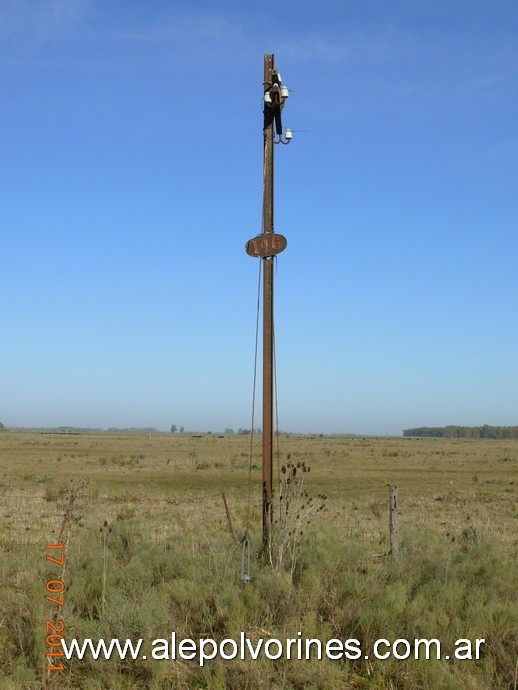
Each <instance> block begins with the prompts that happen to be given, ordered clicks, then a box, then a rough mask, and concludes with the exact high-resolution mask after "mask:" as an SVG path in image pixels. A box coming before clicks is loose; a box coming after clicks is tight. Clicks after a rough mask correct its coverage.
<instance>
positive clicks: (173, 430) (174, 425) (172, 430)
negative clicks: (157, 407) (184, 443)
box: [171, 424, 178, 434]
mask: <svg viewBox="0 0 518 690" xmlns="http://www.w3.org/2000/svg"><path fill="white" fill-rule="evenodd" d="M177 428H178V427H177V426H176V424H171V433H172V434H174V432H175V431H176V430H177Z"/></svg>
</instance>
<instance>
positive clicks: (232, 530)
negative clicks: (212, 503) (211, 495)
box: [221, 492, 237, 541]
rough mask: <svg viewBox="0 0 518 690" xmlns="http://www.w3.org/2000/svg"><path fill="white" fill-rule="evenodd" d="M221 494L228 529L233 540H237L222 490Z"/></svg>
mask: <svg viewBox="0 0 518 690" xmlns="http://www.w3.org/2000/svg"><path fill="white" fill-rule="evenodd" d="M221 495H222V496H223V503H224V504H225V512H226V513H227V520H228V528H229V530H230V534H231V535H232V539H233V540H234V541H237V537H236V531H235V529H234V523H233V522H232V515H231V514H230V508H229V507H228V503H227V497H226V496H225V494H224V493H223V492H222V493H221Z"/></svg>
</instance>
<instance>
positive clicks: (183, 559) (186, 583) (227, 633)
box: [0, 433, 518, 690]
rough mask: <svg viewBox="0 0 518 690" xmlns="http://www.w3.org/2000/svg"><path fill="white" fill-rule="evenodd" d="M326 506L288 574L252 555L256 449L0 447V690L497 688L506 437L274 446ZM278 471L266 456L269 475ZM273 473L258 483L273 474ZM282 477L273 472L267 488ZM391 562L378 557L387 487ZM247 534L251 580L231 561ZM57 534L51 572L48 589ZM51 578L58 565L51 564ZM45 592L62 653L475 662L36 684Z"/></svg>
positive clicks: (171, 669) (220, 444)
mask: <svg viewBox="0 0 518 690" xmlns="http://www.w3.org/2000/svg"><path fill="white" fill-rule="evenodd" d="M279 446H280V455H279V460H278V464H279V467H281V466H282V465H284V464H285V463H286V462H287V456H288V455H289V456H290V461H291V462H292V463H293V464H296V463H298V462H300V463H302V462H305V463H306V465H308V466H310V467H311V471H310V473H308V474H305V475H304V479H305V487H306V489H307V491H308V493H309V494H310V496H311V495H313V496H317V495H318V494H320V495H322V494H326V495H327V500H326V502H325V508H324V509H323V510H321V511H319V512H318V513H317V514H316V515H314V516H313V518H312V520H311V524H310V525H308V527H307V528H306V529H305V530H304V534H303V536H302V537H301V541H300V554H299V555H298V557H297V560H296V567H295V568H294V570H293V574H292V573H291V572H283V571H282V570H272V568H271V567H270V565H269V564H268V563H265V562H264V561H263V560H262V559H261V558H260V556H259V549H260V542H261V534H260V532H261V525H260V520H261V470H260V465H261V459H260V442H258V443H257V444H256V446H255V447H254V453H253V458H252V470H251V501H250V502H249V501H248V486H249V474H250V472H249V453H250V441H249V439H248V438H247V437H241V436H229V437H220V436H217V435H206V436H202V437H196V438H194V437H191V436H190V435H173V434H169V435H166V434H163V435H162V434H158V435H150V436H138V435H127V436H123V435H121V436H118V435H113V436H108V435H69V436H65V435H51V434H49V435H46V434H38V435H36V434H14V433H4V434H0V545H1V552H2V559H1V565H0V568H1V571H0V575H1V585H0V588H1V589H0V668H1V673H0V676H1V678H0V688H44V687H48V688H59V689H60V690H61V689H62V688H63V689H64V688H77V689H83V688H84V689H85V690H89V689H92V690H93V689H97V688H98V689H103V690H104V689H105V688H151V689H153V688H156V689H160V688H179V689H181V688H214V689H218V688H221V689H224V688H232V689H234V688H235V689H236V690H240V689H245V688H250V690H254V689H260V688H265V689H269V688H287V689H288V688H292V689H297V690H298V689H299V688H300V689H302V688H308V689H311V688H321V689H326V688H329V689H330V690H333V689H335V688H336V689H338V688H344V689H348V688H351V689H352V688H380V689H381V688H387V689H389V688H390V689H396V688H402V689H407V688H408V689H409V690H410V689H412V690H414V689H419V688H422V689H428V688H430V689H432V688H434V689H435V688H445V689H449V688H451V690H458V689H462V688H466V689H468V688H469V689H472V690H489V689H494V690H497V689H500V688H501V689H502V690H504V689H506V690H507V689H513V688H516V687H518V683H517V666H516V663H517V647H518V632H517V630H518V622H517V602H516V592H517V590H518V587H517V584H518V583H517V576H516V571H517V567H516V566H517V559H516V547H517V543H518V537H517V529H516V526H517V520H516V518H517V510H516V507H517V506H516V487H517V482H518V473H517V468H518V441H495V440H477V441H471V440H470V441H468V440H465V441H464V440H447V439H411V438H404V439H403V438H380V439H372V438H365V439H362V438H359V437H355V438H337V437H336V438H335V437H333V438H329V437H324V438H322V437H315V438H309V437H291V436H290V437H281V438H280V440H279ZM275 462H276V463H277V460H276V461H275ZM276 474H277V472H276ZM281 476H282V474H281ZM389 484H395V485H397V486H398V488H399V509H400V526H401V533H402V549H401V553H400V556H399V558H398V559H392V558H390V557H389V556H388V551H389V543H388V485H389ZM222 492H225V494H226V496H227V498H228V501H229V505H230V508H231V511H232V514H233V518H234V522H235V526H236V531H237V533H238V535H239V536H242V535H243V533H244V531H245V527H246V525H247V524H248V523H249V525H250V535H251V539H252V569H251V572H252V582H251V583H250V584H249V585H246V586H245V585H243V584H241V583H240V581H239V575H240V572H241V547H240V546H239V545H238V544H236V543H235V542H233V541H232V540H231V537H230V533H229V529H228V524H227V519H226V515H225V511H224V507H223V502H222V496H221V493H222ZM60 534H62V535H63V536H64V537H65V539H64V541H66V550H65V553H66V556H65V571H64V573H62V572H61V570H59V569H56V570H52V567H54V566H51V571H50V574H47V570H48V569H49V568H48V561H46V559H45V556H46V554H48V553H49V551H48V550H46V548H45V547H46V545H49V544H54V543H56V542H57V540H58V539H59V536H60ZM56 568H57V566H56ZM49 577H56V578H61V577H62V579H63V582H64V583H65V597H64V606H63V609H62V611H61V614H62V620H63V621H64V624H65V632H64V635H65V639H66V640H69V639H70V638H72V637H79V638H84V637H92V638H96V639H97V638H99V637H105V638H111V637H120V638H124V639H125V638H129V637H131V638H134V639H137V638H143V639H145V640H149V641H150V640H153V639H156V638H167V637H168V636H169V635H170V633H171V630H173V629H174V630H176V631H177V633H178V636H179V637H193V638H199V637H201V636H206V637H213V638H214V639H216V640H221V639H224V638H226V637H234V638H238V636H239V633H240V631H246V632H247V634H248V636H249V637H250V638H251V639H258V638H259V637H261V636H263V637H278V638H279V639H285V638H287V637H293V636H294V635H295V636H296V634H297V631H302V632H303V635H304V636H305V637H313V638H319V639H322V640H327V639H331V638H339V639H347V638H357V639H359V640H360V641H361V643H362V649H367V648H369V645H370V646H372V643H373V642H374V641H375V640H376V639H377V638H381V637H383V638H387V639H389V640H391V641H392V640H395V639H397V638H407V639H409V640H413V639H414V638H416V637H428V638H439V639H440V640H441V643H443V644H444V646H445V648H446V647H448V646H449V648H451V647H452V645H453V642H454V641H455V640H456V639H459V638H470V639H475V638H477V637H478V638H485V639H486V644H485V645H484V650H483V655H482V658H481V659H480V660H478V661H475V660H463V661H459V660H449V661H447V660H446V659H442V660H431V661H426V660H423V659H419V660H415V659H407V660H397V659H387V660H384V661H381V660H379V661H376V660H374V659H369V660H365V659H359V660H346V661H330V660H322V661H318V660H312V661H310V662H309V661H308V662H306V661H297V660H291V661H288V660H286V659H282V658H281V659H279V660H277V661H269V660H267V659H264V658H262V659H259V660H258V661H255V662H254V661H250V660H246V661H240V660H236V661H229V662H223V661H221V660H216V659H215V660H214V661H213V662H211V663H209V664H207V665H206V666H205V667H204V668H199V666H198V665H196V664H195V663H194V662H186V661H175V662H171V661H156V660H152V659H150V658H148V659H147V660H137V661H131V662H130V661H120V660H117V659H115V658H113V657H112V659H110V660H109V661H106V660H104V661H92V660H91V659H90V660H87V659H85V660H83V661H74V662H65V667H66V668H65V670H64V671H59V672H51V673H50V675H49V673H47V672H46V671H45V667H46V665H47V659H46V656H45V654H46V650H47V649H48V648H47V646H46V644H45V636H46V632H45V625H46V624H45V620H46V618H48V616H46V610H48V608H47V606H48V604H47V605H46V602H45V595H46V594H47V592H46V590H45V583H46V582H47V581H48V579H49Z"/></svg>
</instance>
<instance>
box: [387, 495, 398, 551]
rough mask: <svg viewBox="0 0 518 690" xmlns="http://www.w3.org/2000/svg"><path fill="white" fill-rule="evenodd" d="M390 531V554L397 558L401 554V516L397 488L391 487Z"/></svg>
mask: <svg viewBox="0 0 518 690" xmlns="http://www.w3.org/2000/svg"><path fill="white" fill-rule="evenodd" d="M389 496H390V502H389V531H390V554H391V556H393V557H396V556H397V555H398V554H399V516H398V510H397V500H398V496H397V486H393V485H392V486H389Z"/></svg>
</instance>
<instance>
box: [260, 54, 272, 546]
mask: <svg viewBox="0 0 518 690" xmlns="http://www.w3.org/2000/svg"><path fill="white" fill-rule="evenodd" d="M273 68H274V64H273V55H265V56H264V88H265V90H266V89H267V88H268V87H270V86H271V84H272V72H273ZM267 111H268V108H267V106H266V105H265V107H264V124H263V136H264V156H263V161H264V182H263V228H262V232H263V235H269V234H272V233H273V232H274V223H273V149H274V146H273V118H272V117H271V116H270V115H269V113H268V112H267ZM261 261H262V262H263V548H267V546H268V543H269V537H270V528H271V525H272V518H273V513H272V498H273V257H272V256H269V257H265V258H263V259H261Z"/></svg>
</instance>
